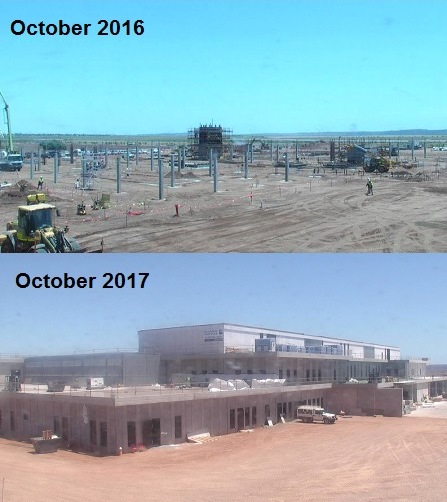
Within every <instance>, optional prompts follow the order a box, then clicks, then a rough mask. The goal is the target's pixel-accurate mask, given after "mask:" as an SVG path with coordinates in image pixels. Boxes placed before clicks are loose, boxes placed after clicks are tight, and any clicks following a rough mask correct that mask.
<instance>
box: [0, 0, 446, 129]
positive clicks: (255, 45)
mask: <svg viewBox="0 0 447 502" xmlns="http://www.w3.org/2000/svg"><path fill="white" fill-rule="evenodd" d="M59 19H61V20H63V21H64V22H65V23H67V24H70V25H72V24H75V23H77V24H81V25H84V24H91V26H90V27H89V28H88V35H87V36H84V35H78V36H73V35H70V36H57V35H54V36H49V35H34V36H31V35H27V34H23V35H13V34H12V32H11V23H12V22H14V21H23V23H24V25H25V26H28V25H29V24H30V23H32V24H38V23H40V22H43V23H44V24H45V25H48V24H51V23H57V22H58V20H59ZM101 20H104V21H107V22H108V23H109V24H110V22H111V21H113V20H115V21H120V22H121V23H124V22H125V21H126V20H129V21H130V23H129V28H130V31H131V34H130V35H127V34H126V27H125V26H124V27H123V26H122V25H120V26H121V27H120V32H119V34H118V35H111V34H109V35H107V36H99V35H98V31H99V29H100V28H101V27H102V26H104V25H105V23H102V24H98V22H100V21H101ZM137 20H142V21H143V22H144V24H143V26H144V34H142V35H140V36H137V35H135V34H133V28H134V24H133V23H134V22H135V21H137ZM446 20H447V2H446V1H445V0H424V1H420V0H405V1H403V0H133V1H132V0H131V1H123V0H107V1H104V0H70V1H67V0H65V1H61V0H40V1H36V0H32V1H31V0H20V2H12V1H10V2H7V1H3V2H2V7H1V19H0V47H1V48H2V78H1V84H0V85H1V87H0V91H1V92H2V93H3V95H4V96H5V99H6V100H7V102H8V104H9V106H10V112H11V118H12V127H13V131H14V132H17V133H89V134H121V135H126V134H154V133H186V132H187V131H188V129H191V128H193V127H197V126H198V125H200V124H208V123H211V122H212V123H214V124H216V125H222V126H224V127H226V128H229V129H232V130H233V132H234V133H235V134H244V133H262V132H266V133H268V132H270V133H293V132H324V131H349V132H353V133H355V132H356V131H377V130H389V129H408V128H428V129H438V128H445V127H446V118H447V117H446V109H447V107H446V99H447V98H446V93H445V88H446V86H447V72H446V71H445V54H446V52H447V37H446V36H445V26H446ZM14 27H15V29H16V30H18V29H19V28H20V24H18V23H16V24H14ZM112 28H113V31H114V32H116V30H117V24H116V23H112ZM108 31H109V32H110V29H108ZM5 129H6V128H5V127H3V130H5Z"/></svg>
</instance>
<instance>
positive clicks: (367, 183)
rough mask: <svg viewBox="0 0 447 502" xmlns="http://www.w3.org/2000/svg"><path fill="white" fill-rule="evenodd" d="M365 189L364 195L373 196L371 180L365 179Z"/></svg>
mask: <svg viewBox="0 0 447 502" xmlns="http://www.w3.org/2000/svg"><path fill="white" fill-rule="evenodd" d="M366 188H367V190H368V191H367V192H366V195H373V184H372V181H371V178H368V179H367V181H366Z"/></svg>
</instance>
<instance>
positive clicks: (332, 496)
mask: <svg viewBox="0 0 447 502" xmlns="http://www.w3.org/2000/svg"><path fill="white" fill-rule="evenodd" d="M416 415H417V414H415V416H414V417H413V416H411V415H410V416H405V417H403V418H383V417H353V418H343V419H342V418H340V419H339V420H338V421H337V422H336V424H335V425H323V424H303V423H298V422H289V423H286V424H280V425H276V426H274V427H270V428H259V429H255V430H254V432H251V433H237V434H231V435H228V436H222V437H219V438H214V439H213V440H212V441H211V442H208V443H206V444H201V445H193V444H183V445H180V446H178V447H161V448H154V449H151V450H147V451H145V452H140V453H135V454H128V455H123V456H121V457H118V456H116V457H105V458H95V457H91V456H86V455H80V454H76V453H72V452H70V451H62V450H61V451H58V452H56V453H53V454H46V455H38V454H35V453H34V452H33V448H32V446H31V445H29V444H26V443H14V442H10V441H7V440H4V439H0V450H1V455H0V481H1V479H4V495H3V500H4V501H5V502H19V501H20V502H22V501H27V502H28V501H30V500H32V501H33V502H47V501H48V500H57V501H58V502H68V501H73V502H75V501H76V502H78V501H79V500H82V501H85V502H89V501H92V502H93V501H98V500H107V501H108V502H115V501H116V502H123V501H139V500H154V501H157V500H169V501H185V500H195V501H213V502H216V501H228V500H235V501H239V500H240V501H259V500H268V501H288V500H294V499H297V498H299V500H304V501H321V500H331V501H352V502H358V501H359V500H362V501H379V500H390V501H391V500H392V501H397V500H398V501H408V500H411V501H424V502H426V501H444V500H445V498H446V495H445V494H446V488H445V472H446V469H447V442H446V436H447V418H446V417H445V416H444V417H443V418H441V419H440V418H428V417H425V416H424V415H423V414H422V415H420V416H416Z"/></svg>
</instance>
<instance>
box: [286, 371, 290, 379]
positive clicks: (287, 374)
mask: <svg viewBox="0 0 447 502" xmlns="http://www.w3.org/2000/svg"><path fill="white" fill-rule="evenodd" d="M286 377H287V378H290V370H286Z"/></svg>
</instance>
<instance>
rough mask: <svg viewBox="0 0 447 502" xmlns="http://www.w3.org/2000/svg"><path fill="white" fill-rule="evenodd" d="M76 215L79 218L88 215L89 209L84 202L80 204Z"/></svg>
mask: <svg viewBox="0 0 447 502" xmlns="http://www.w3.org/2000/svg"><path fill="white" fill-rule="evenodd" d="M76 214H77V215H78V216H85V215H86V214H87V209H86V208H85V204H84V201H82V202H81V203H80V204H78V208H77V210H76Z"/></svg>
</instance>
